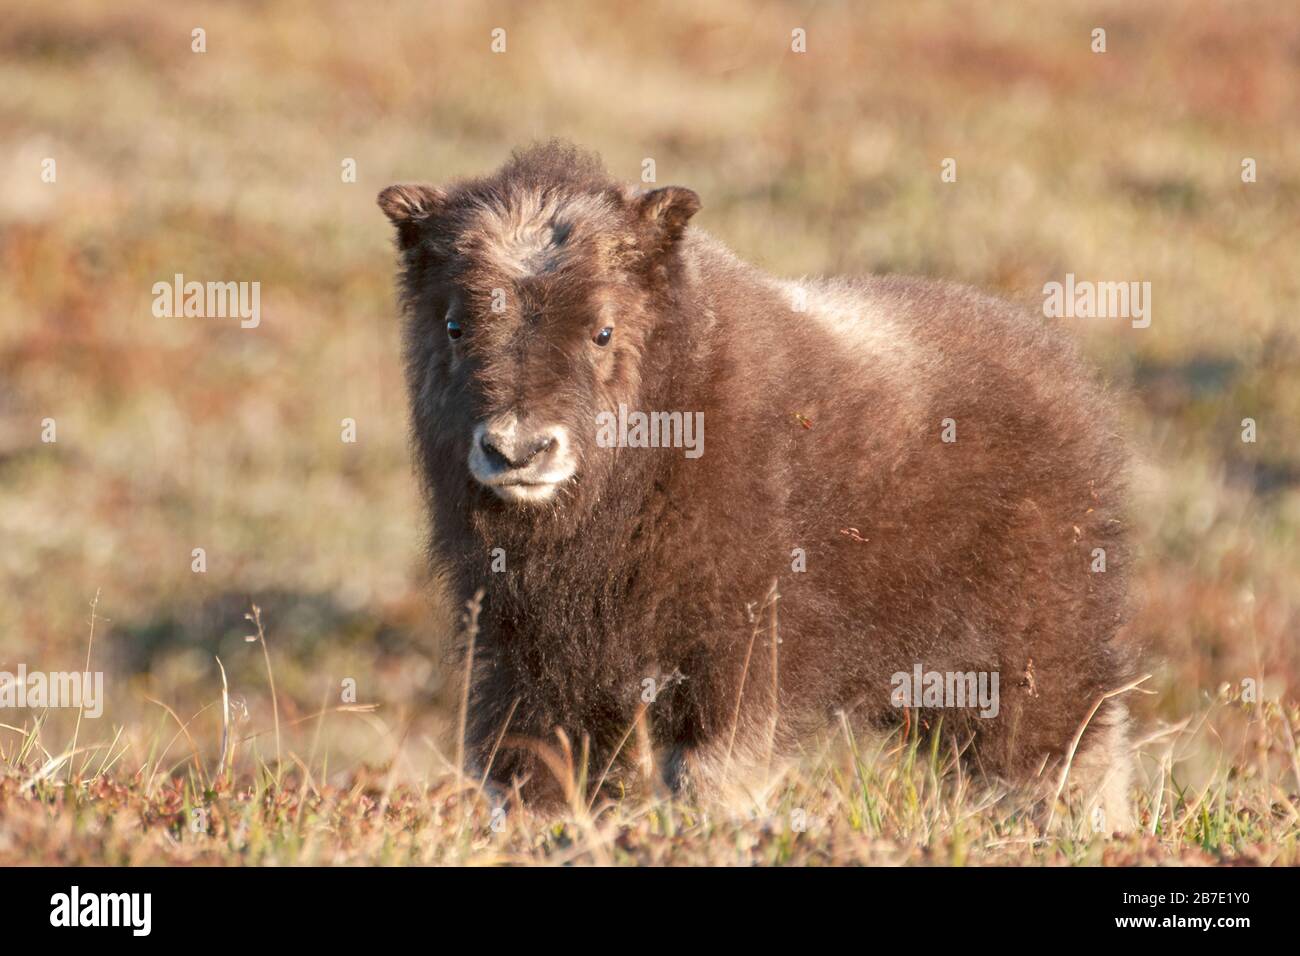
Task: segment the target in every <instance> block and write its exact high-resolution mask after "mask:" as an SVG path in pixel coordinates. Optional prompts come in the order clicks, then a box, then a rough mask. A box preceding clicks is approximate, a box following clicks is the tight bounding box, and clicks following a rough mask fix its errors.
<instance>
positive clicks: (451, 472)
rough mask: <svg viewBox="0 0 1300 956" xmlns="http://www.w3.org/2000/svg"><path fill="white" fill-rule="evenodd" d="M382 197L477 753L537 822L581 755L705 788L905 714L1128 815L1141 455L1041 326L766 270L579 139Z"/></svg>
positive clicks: (894, 290)
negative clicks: (477, 602) (561, 751)
mask: <svg viewBox="0 0 1300 956" xmlns="http://www.w3.org/2000/svg"><path fill="white" fill-rule="evenodd" d="M379 205H380V206H381V208H382V209H383V211H384V212H385V213H386V214H387V215H388V218H389V219H390V220H392V222H393V223H394V225H395V226H396V229H397V243H398V247H399V250H400V259H401V263H400V265H401V272H400V275H401V298H402V302H403V305H404V310H405V317H406V318H405V367H406V380H407V385H408V388H409V393H410V404H411V415H412V427H413V432H414V445H415V454H416V459H417V467H418V472H419V474H420V476H421V478H422V480H423V484H424V490H425V493H426V495H427V501H428V508H429V511H430V513H431V518H432V521H431V526H432V543H431V555H432V557H433V559H434V564H435V567H436V568H438V569H439V570H440V571H441V573H442V574H443V575H444V576H445V579H446V583H447V585H448V587H449V588H450V591H451V593H452V594H453V595H454V596H455V597H456V599H457V600H459V601H463V602H469V601H472V600H473V598H474V596H475V595H476V594H478V593H479V592H482V595H481V612H480V613H479V615H478V630H477V636H476V639H475V644H474V647H473V659H472V679H471V682H470V685H471V686H470V688H469V708H470V709H469V719H468V733H467V740H468V754H467V759H468V760H469V761H470V763H471V765H472V767H473V768H475V769H476V770H477V771H479V772H484V771H486V772H488V773H489V774H490V779H491V780H492V781H494V782H496V783H498V784H500V785H502V786H503V787H510V786H515V787H518V788H519V792H520V793H521V794H522V796H523V798H524V799H525V800H526V801H528V802H536V803H546V802H548V801H551V800H554V799H555V798H557V797H558V796H560V794H561V791H560V784H559V783H558V782H557V778H559V777H562V776H563V774H557V773H555V772H553V771H554V770H555V767H554V760H553V759H552V757H553V754H554V752H555V751H556V748H557V746H558V744H557V741H561V740H567V741H568V742H569V745H570V746H571V747H572V751H573V753H574V754H575V759H577V756H578V755H579V754H582V753H584V752H585V755H586V759H587V765H588V766H589V767H590V768H591V770H590V777H589V779H591V780H595V779H596V778H597V777H598V776H599V775H600V774H601V772H602V771H604V770H605V768H609V770H608V773H607V774H606V775H605V777H604V779H605V781H606V784H607V785H608V784H609V783H610V782H616V783H618V784H620V785H622V784H626V783H628V782H631V781H634V780H635V779H636V778H635V774H634V773H633V770H634V767H633V766H632V764H633V763H635V765H636V766H638V767H643V766H644V764H643V762H642V761H641V760H639V759H638V760H637V761H635V762H633V761H630V760H629V759H628V758H629V755H630V754H632V753H633V752H636V753H638V754H640V755H641V756H642V757H644V756H646V754H647V753H654V754H657V755H658V756H659V758H660V760H659V762H658V763H657V764H656V766H659V767H662V768H665V770H664V776H665V782H666V783H667V784H668V785H669V786H672V787H673V788H676V789H679V790H680V789H682V788H690V790H691V791H692V792H695V793H703V794H708V793H712V792H716V791H720V790H722V789H724V788H726V787H727V786H728V785H729V784H732V783H733V782H735V781H737V780H740V779H743V778H742V775H743V774H748V773H751V772H753V771H754V770H755V768H761V767H764V766H767V765H768V764H769V763H770V761H771V759H772V756H773V755H774V754H775V755H782V754H790V753H791V752H792V751H794V750H795V749H796V748H797V747H798V746H799V745H800V744H801V743H802V742H805V741H807V740H808V738H809V736H810V735H815V734H816V733H817V732H818V731H819V730H822V729H823V728H827V727H841V726H842V722H843V721H844V720H845V719H847V720H848V721H849V722H850V724H851V725H852V726H856V727H857V728H860V729H862V730H867V729H872V730H885V729H888V728H890V727H898V726H899V725H902V724H904V723H906V724H907V726H909V727H910V728H915V727H916V726H920V727H923V728H924V727H930V728H940V729H941V732H943V733H946V734H948V735H949V737H950V740H951V742H952V744H953V746H954V747H955V748H956V749H958V750H960V751H961V752H962V753H963V754H964V755H965V758H966V759H967V760H968V761H969V763H970V765H971V766H972V767H975V768H978V769H980V770H982V771H983V772H985V773H986V774H988V775H990V776H992V777H994V778H996V779H1000V780H1004V781H1008V782H1011V783H1033V782H1034V781H1051V783H1052V784H1055V783H1056V782H1057V781H1058V780H1059V779H1060V775H1061V774H1062V771H1063V769H1064V768H1065V767H1067V766H1068V767H1069V768H1070V771H1069V776H1068V779H1069V780H1071V781H1076V782H1077V783H1080V784H1082V785H1083V786H1084V787H1085V789H1086V790H1087V791H1088V793H1089V799H1091V800H1094V801H1098V802H1100V803H1102V804H1104V806H1105V812H1106V815H1107V819H1108V825H1107V826H1108V828H1122V827H1124V826H1125V825H1127V824H1128V818H1129V814H1128V810H1127V805H1126V793H1127V788H1128V783H1129V778H1130V768H1129V756H1128V752H1127V746H1126V723H1127V719H1126V715H1125V711H1124V708H1123V706H1122V703H1121V701H1120V700H1119V699H1117V698H1116V697H1113V696H1112V697H1106V695H1107V693H1108V692H1109V691H1113V690H1116V689H1118V688H1120V687H1122V686H1123V685H1124V683H1125V682H1126V680H1128V679H1129V676H1130V675H1129V666H1130V665H1129V661H1128V659H1127V657H1126V655H1125V653H1124V651H1123V649H1122V646H1121V644H1120V643H1119V642H1118V641H1117V639H1116V633H1117V631H1118V629H1119V628H1120V626H1121V624H1122V619H1123V617H1124V604H1125V585H1124V582H1125V578H1126V577H1127V574H1128V566H1129V550H1128V547H1127V545H1126V543H1125V539H1126V534H1125V529H1124V518H1123V515H1122V506H1123V498H1124V488H1123V473H1124V454H1123V449H1122V447H1121V442H1120V440H1119V439H1118V438H1117V436H1116V434H1115V432H1114V430H1113V428H1112V425H1111V424H1110V416H1109V415H1108V413H1107V408H1106V402H1105V400H1104V399H1103V398H1102V396H1101V395H1100V393H1099V391H1098V390H1097V389H1096V388H1095V387H1094V386H1093V385H1092V384H1090V380H1089V376H1088V375H1087V374H1086V372H1085V370H1084V369H1083V368H1082V367H1081V365H1080V362H1079V360H1078V358H1077V357H1076V355H1075V352H1074V350H1073V349H1072V348H1071V347H1070V345H1069V343H1068V342H1066V341H1064V340H1063V339H1062V338H1061V337H1059V336H1058V335H1057V334H1056V333H1055V331H1054V330H1053V329H1051V328H1048V327H1046V325H1047V323H1046V322H1045V321H1044V320H1043V319H1041V318H1036V317H1033V316H1030V315H1025V314H1021V313H1020V312H1018V311H1017V310H1015V309H1013V308H1012V307H1010V306H1008V305H1007V304H1005V303H1003V302H1000V301H998V300H996V299H992V298H989V297H988V296H985V295H982V294H981V293H979V292H976V291H973V290H970V289H966V288H962V287H960V286H956V285H950V284H947V283H943V282H936V281H930V280H922V279H909V278H897V277H879V278H863V279H815V280H799V281H790V280H783V279H776V278H772V277H771V276H768V275H766V274H764V273H763V272H761V271H759V270H758V269H756V268H754V267H752V266H750V265H747V264H746V263H744V262H742V261H741V260H740V259H738V258H736V256H734V255H733V254H732V253H731V252H729V251H728V250H727V249H726V248H725V247H724V246H723V245H722V244H721V243H720V242H718V241H717V240H715V239H713V238H711V237H710V236H708V235H707V234H705V233H703V232H701V231H700V230H699V229H698V228H696V227H694V226H691V225H689V223H690V220H691V218H692V216H693V215H694V214H695V213H696V211H697V210H698V209H699V208H700V200H699V198H698V197H697V196H696V194H695V193H694V192H692V191H691V190H689V189H684V188H681V187H675V186H669V187H666V188H659V189H652V190H649V191H637V190H634V189H631V188H628V187H625V186H623V185H620V184H619V183H617V182H615V181H614V180H613V179H611V178H610V176H609V175H608V174H607V173H606V172H605V171H604V170H603V168H602V166H601V164H600V162H599V160H598V159H596V158H595V157H592V156H590V155H588V154H586V153H583V152H580V151H578V150H576V149H574V148H573V147H570V146H565V145H561V144H555V143H551V144H547V145H544V146H538V147H533V148H530V149H527V150H524V151H520V152H516V153H515V154H514V156H513V157H512V159H511V160H510V161H509V162H508V163H507V164H506V165H505V166H504V167H503V168H502V169H501V170H499V171H498V172H496V173H495V174H493V175H491V176H487V177H485V178H481V179H471V180H466V181H462V182H457V183H455V184H453V185H450V186H447V187H442V188H439V187H433V186H424V185H398V186H391V187H389V188H388V189H385V190H384V191H383V192H382V193H381V194H380V197H379ZM954 690H955V692H956V693H955V699H954ZM963 698H964V699H963ZM1099 701H1100V702H1101V706H1100V707H1097V705H1098V702H1099ZM1094 708H1096V711H1095V713H1094V712H1093V711H1094ZM1085 727H1086V730H1084V732H1083V735H1082V738H1081V739H1080V740H1079V741H1078V742H1077V746H1072V744H1074V743H1075V738H1076V735H1077V734H1078V732H1079V731H1080V730H1081V728H1085ZM584 748H585V750H584ZM1067 761H1070V762H1069V763H1068V764H1067ZM489 768H490V769H489ZM1051 789H1052V788H1051V787H1049V792H1050V790H1051ZM570 796H572V794H570Z"/></svg>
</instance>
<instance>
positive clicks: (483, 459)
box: [469, 412, 576, 502]
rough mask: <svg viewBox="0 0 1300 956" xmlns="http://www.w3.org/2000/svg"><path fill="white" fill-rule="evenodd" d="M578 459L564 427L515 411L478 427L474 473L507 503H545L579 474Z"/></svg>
mask: <svg viewBox="0 0 1300 956" xmlns="http://www.w3.org/2000/svg"><path fill="white" fill-rule="evenodd" d="M575 470H576V459H575V457H574V455H573V453H572V443H571V442H570V440H569V434H568V430H567V429H565V428H564V427H563V426H562V425H553V424H542V423H536V422H531V421H527V420H521V419H520V417H519V416H518V415H516V414H515V413H514V412H506V413H504V414H501V415H496V416H493V417H492V418H489V419H487V420H485V421H481V422H479V423H478V424H477V425H476V426H474V434H473V437H472V438H471V441H470V451H469V471H470V474H471V475H473V476H474V479H475V480H476V481H477V482H479V484H481V485H484V486H486V487H488V488H490V489H491V490H492V491H493V493H495V494H496V495H497V496H498V497H499V498H502V499H504V500H506V501H519V502H528V501H545V500H547V499H549V498H550V497H551V496H552V495H554V494H555V492H556V490H557V489H558V488H559V487H560V485H562V484H563V483H564V482H566V481H568V480H569V479H570V478H572V477H573V473H574V471H575Z"/></svg>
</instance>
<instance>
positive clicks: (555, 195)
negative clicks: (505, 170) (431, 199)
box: [468, 189, 608, 279]
mask: <svg viewBox="0 0 1300 956" xmlns="http://www.w3.org/2000/svg"><path fill="white" fill-rule="evenodd" d="M607 215H608V207H607V205H606V204H605V202H604V200H602V199H601V198H600V197H599V196H588V195H577V196H574V195H565V194H562V193H560V192H558V191H542V190H535V189H528V190H516V191H515V192H512V193H511V194H510V196H509V198H508V199H507V201H506V202H505V203H504V204H502V205H499V204H496V203H484V204H482V205H480V206H479V207H478V210H477V218H476V220H475V222H474V228H473V229H472V230H468V231H470V232H472V233H477V234H479V235H481V236H483V237H485V238H484V239H483V244H482V245H481V246H479V247H478V249H477V250H476V251H477V252H478V253H480V254H481V255H484V256H486V257H487V258H489V259H490V260H491V261H492V262H493V263H494V264H495V265H496V266H498V267H499V268H500V269H501V270H502V271H503V272H505V273H506V274H507V275H510V276H512V277H514V278H519V279H522V278H527V277H528V276H535V275H542V274H544V273H547V272H553V271H555V270H556V269H558V268H559V267H560V266H561V265H562V264H563V263H564V261H565V259H566V258H567V257H568V256H569V255H570V254H572V252H573V250H574V248H575V247H574V245H573V244H572V243H571V242H570V240H571V239H572V236H571V232H572V230H573V228H574V225H575V224H576V223H577V222H579V221H581V220H583V219H588V220H591V219H595V221H600V218H601V217H604V216H607Z"/></svg>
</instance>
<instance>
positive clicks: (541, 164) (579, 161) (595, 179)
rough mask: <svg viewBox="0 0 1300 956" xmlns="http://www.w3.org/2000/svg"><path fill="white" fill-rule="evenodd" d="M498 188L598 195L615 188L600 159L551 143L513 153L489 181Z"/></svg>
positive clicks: (535, 145) (559, 143) (573, 148)
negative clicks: (492, 181) (568, 191)
mask: <svg viewBox="0 0 1300 956" xmlns="http://www.w3.org/2000/svg"><path fill="white" fill-rule="evenodd" d="M493 178H494V179H495V180H497V181H498V182H499V183H500V184H501V185H506V186H516V187H519V188H522V189H557V188H559V189H567V190H571V191H573V192H579V193H580V192H590V193H595V192H601V191H603V190H605V189H609V188H611V187H613V186H614V185H615V182H614V178H613V177H612V176H610V174H609V172H608V171H607V170H606V169H605V164H604V163H602V162H601V159H600V157H599V156H598V155H597V154H596V153H594V152H592V151H591V150H587V149H582V148H581V147H578V146H575V145H574V144H573V143H566V142H565V141H563V140H559V139H552V140H548V141H546V142H544V143H534V144H532V145H531V146H523V147H519V148H518V149H515V150H514V151H512V152H511V154H510V159H508V160H507V161H506V163H505V165H504V166H502V167H501V169H500V171H499V172H497V174H496V175H495V176H494V177H493Z"/></svg>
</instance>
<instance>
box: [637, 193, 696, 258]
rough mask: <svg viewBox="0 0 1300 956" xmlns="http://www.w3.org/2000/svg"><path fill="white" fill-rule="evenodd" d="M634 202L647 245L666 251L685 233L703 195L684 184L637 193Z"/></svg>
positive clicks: (652, 248) (653, 248)
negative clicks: (641, 193) (638, 194)
mask: <svg viewBox="0 0 1300 956" xmlns="http://www.w3.org/2000/svg"><path fill="white" fill-rule="evenodd" d="M632 205H633V210H634V212H635V214H636V216H637V220H638V222H639V224H640V227H641V230H642V234H643V235H644V236H645V237H646V239H647V240H648V242H647V245H649V246H650V247H651V250H655V249H657V250H659V251H663V250H667V249H668V248H670V247H671V246H672V245H673V244H674V243H675V242H677V240H679V239H680V238H681V237H682V233H684V232H685V231H686V224H687V223H688V222H689V221H690V218H691V216H693V215H695V214H696V213H697V212H699V211H700V197H699V196H697V195H696V194H695V191H694V190H693V189H687V188H686V187H685V186H664V187H663V188H662V189H654V190H651V191H650V192H648V193H645V194H644V195H642V196H637V197H636V198H635V199H634V200H633V201H632ZM651 250H647V251H651Z"/></svg>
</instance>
